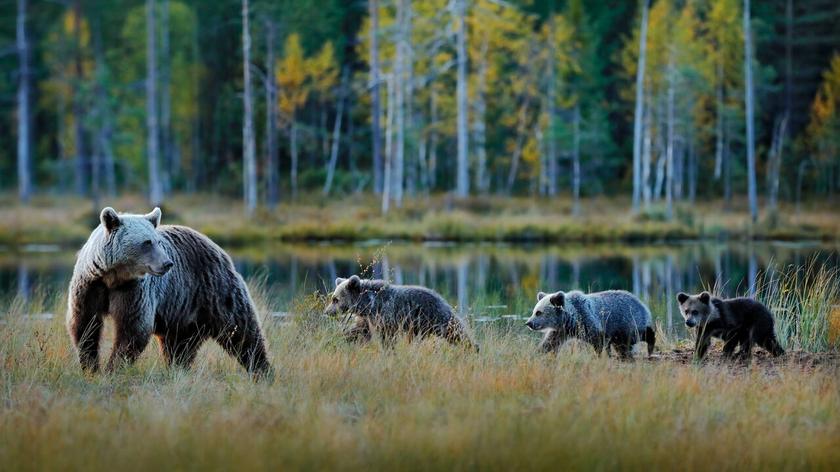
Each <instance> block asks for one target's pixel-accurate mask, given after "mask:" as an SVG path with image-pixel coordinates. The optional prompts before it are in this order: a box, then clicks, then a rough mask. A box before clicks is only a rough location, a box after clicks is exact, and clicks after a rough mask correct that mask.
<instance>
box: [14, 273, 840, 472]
mask: <svg viewBox="0 0 840 472" xmlns="http://www.w3.org/2000/svg"><path fill="white" fill-rule="evenodd" d="M800 276H802V274H800ZM794 278H795V275H794V274H788V275H786V276H780V279H781V282H780V281H778V280H777V281H776V282H775V283H772V281H771V282H768V283H766V284H765V285H763V286H764V287H766V289H765V292H764V294H763V295H762V296H767V297H776V298H772V299H766V300H765V301H767V302H768V303H771V304H772V303H777V304H783V303H787V305H778V306H777V307H776V308H778V309H781V310H783V311H784V312H785V313H788V315H789V316H787V317H786V318H785V319H784V321H783V325H784V326H785V328H784V329H783V330H782V331H781V333H782V334H783V335H785V336H787V339H786V341H785V342H786V345H787V347H788V349H789V353H788V354H787V355H785V356H784V357H782V358H780V359H769V358H767V357H766V356H764V355H762V353H760V352H757V353H756V358H755V360H754V361H753V362H752V363H751V364H749V365H746V364H726V363H722V362H721V361H720V355H719V351H718V350H715V351H714V352H713V353H711V354H710V359H709V360H708V362H706V363H705V364H703V365H697V364H695V363H693V362H692V360H691V353H690V349H689V347H690V341H689V340H679V339H669V338H668V336H667V335H666V334H665V333H660V342H659V343H658V346H659V351H658V352H657V353H656V355H655V356H654V358H653V359H643V358H642V356H641V355H640V354H639V353H637V358H638V359H637V360H636V361H635V362H632V363H630V362H619V361H617V360H614V359H609V358H607V357H606V356H605V357H602V358H597V357H595V356H594V354H593V353H592V352H591V350H590V349H589V348H588V347H587V346H585V345H582V344H579V343H571V344H570V345H567V346H566V347H564V348H563V350H562V351H561V352H560V353H559V354H558V355H556V356H554V355H540V354H537V353H536V352H535V346H536V343H537V341H538V335H537V334H535V333H529V332H527V331H525V330H524V329H523V328H522V326H520V323H515V324H509V323H504V322H489V323H481V324H476V325H474V327H473V331H474V333H475V335H476V337H477V338H478V340H479V342H480V344H481V346H482V350H481V352H480V353H479V354H476V353H472V352H465V351H462V350H460V349H458V348H452V347H450V346H448V345H446V344H444V343H442V342H438V341H435V340H430V341H425V342H419V343H418V342H415V343H411V344H409V343H407V342H405V341H402V342H400V343H399V344H398V345H397V346H396V348H395V349H394V350H393V351H390V350H386V349H383V348H382V347H381V346H379V345H378V344H377V343H374V344H370V345H367V346H353V345H347V344H345V343H344V342H343V341H342V340H341V339H340V337H339V335H338V333H339V329H340V324H339V323H338V322H337V321H335V320H331V319H325V318H323V317H322V316H321V315H320V309H321V308H320V307H321V305H320V301H319V300H318V299H317V298H315V297H311V298H309V297H307V298H305V299H301V300H299V301H298V302H297V304H296V306H295V307H293V309H292V312H293V313H295V315H294V316H293V317H292V319H291V320H288V321H285V322H280V321H278V320H275V319H266V320H265V321H264V323H263V326H264V328H265V331H266V334H267V338H268V342H269V349H270V352H271V357H272V361H273V363H274V365H275V367H276V368H277V370H278V377H277V379H276V381H275V382H274V383H273V384H270V385H269V384H254V383H252V382H251V381H250V380H249V379H248V378H247V376H246V375H245V374H244V372H243V371H242V370H241V369H240V368H239V367H238V365H236V364H235V362H233V361H232V360H231V359H230V358H228V357H227V356H226V355H225V354H224V353H223V352H222V351H221V350H220V349H219V348H218V347H217V346H216V345H215V344H213V343H212V342H209V343H207V344H206V345H205V347H204V348H203V349H202V352H201V353H200V355H199V360H198V362H197V364H196V366H195V367H194V369H193V370H192V371H184V370H177V369H175V370H170V369H168V368H166V367H165V366H164V365H163V364H162V360H161V358H160V356H159V354H158V352H157V348H156V346H155V345H154V341H153V343H152V344H150V346H149V348H148V349H147V352H146V353H145V354H144V355H143V357H142V358H141V360H140V362H138V364H136V365H135V366H133V367H131V368H128V369H125V370H123V371H120V372H118V373H115V374H108V375H98V376H93V377H86V376H85V375H83V374H82V373H81V372H80V370H79V368H78V365H77V363H76V361H75V353H74V352H73V350H72V348H71V345H70V342H69V339H68V337H67V335H66V332H65V331H64V327H63V313H64V303H65V297H64V296H63V295H62V294H54V293H53V294H42V296H39V297H35V299H34V300H33V301H30V302H29V303H28V304H24V303H23V302H20V301H14V302H12V304H11V307H10V309H9V313H8V315H7V316H6V317H3V318H0V366H2V367H0V464H3V468H4V469H6V470H44V469H62V470H76V469H83V468H84V469H88V470H105V469H107V470H114V469H116V470H149V469H150V468H152V469H154V468H165V469H175V470H179V469H202V470H230V469H237V470H254V469H263V470H265V469H278V468H281V469H307V470H320V469H325V468H328V469H344V470H346V469H368V468H373V469H377V470H381V469H397V468H399V469H406V470H437V469H456V470H462V469H485V470H512V469H515V470H523V469H524V470H533V469H554V468H558V467H561V468H563V469H570V470H580V469H593V468H594V469H614V468H622V469H643V468H645V469H646V468H648V467H656V468H660V469H681V470H718V469H724V470H727V469H743V468H747V469H768V468H769V469H813V470H832V469H833V470H836V468H837V467H838V465H840V449H838V448H837V444H840V358H838V355H837V351H836V347H837V344H836V340H834V341H832V342H830V343H829V342H828V341H827V340H828V339H829V338H831V337H832V336H834V337H835V338H836V333H837V332H838V331H837V329H838V328H840V326H832V323H833V322H837V321H838V319H832V318H831V316H832V315H831V309H832V306H833V305H832V303H833V304H835V305H836V303H837V296H838V293H840V291H838V287H840V282H838V280H840V279H838V278H837V273H836V272H825V271H824V272H823V273H822V274H821V275H820V274H816V275H815V276H814V277H813V278H812V279H811V280H812V281H813V282H812V283H811V284H810V285H808V284H803V283H795V284H794V283H793V282H792V281H793V280H794ZM800 282H802V281H801V280H800ZM251 285H252V291H253V293H254V296H255V300H256V301H257V304H258V308H259V311H260V313H261V314H262V315H263V316H264V317H267V314H268V313H270V312H271V311H272V310H273V309H274V308H276V307H274V306H272V304H273V302H272V301H271V299H270V297H268V296H267V295H266V294H267V290H265V288H264V287H262V286H261V285H260V284H259V283H257V282H254V281H252V283H251ZM771 287H774V288H772V289H771ZM796 287H807V290H808V292H809V293H805V292H797V290H799V289H797V288H796ZM779 294H784V295H783V296H781V295H779ZM811 296H813V297H816V296H821V297H822V296H829V297H834V298H833V300H830V301H825V302H823V303H817V302H816V301H814V300H813V297H811ZM809 297H811V298H809ZM809 300H811V301H812V302H813V303H811V304H808V303H809V302H808V301H809ZM45 312H48V313H56V314H57V316H55V317H53V318H51V319H39V318H37V317H36V318H34V319H33V318H30V317H28V316H27V315H26V314H28V313H45ZM806 320H807V322H806ZM808 323H810V325H811V326H812V327H811V328H806V326H805V325H806V324H808ZM812 338H824V339H821V340H823V341H825V342H824V343H822V344H808V341H809V339H810V340H813V339H812ZM110 339H111V337H110V333H108V332H107V331H106V335H105V337H104V340H105V341H104V342H105V349H106V351H105V353H106V354H107V349H108V347H109V344H110ZM717 349H719V346H718V347H717ZM812 351H813V352H812Z"/></svg>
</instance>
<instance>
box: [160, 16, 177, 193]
mask: <svg viewBox="0 0 840 472" xmlns="http://www.w3.org/2000/svg"><path fill="white" fill-rule="evenodd" d="M160 60H161V64H160V150H161V158H162V161H163V166H162V169H161V170H162V172H161V179H163V194H164V195H167V194H169V193H170V192H172V179H173V178H174V177H175V174H174V172H173V170H174V166H173V152H172V111H171V110H172V84H171V81H172V80H171V77H172V71H171V69H172V58H171V54H170V52H169V0H163V5H162V6H161V16H160Z"/></svg>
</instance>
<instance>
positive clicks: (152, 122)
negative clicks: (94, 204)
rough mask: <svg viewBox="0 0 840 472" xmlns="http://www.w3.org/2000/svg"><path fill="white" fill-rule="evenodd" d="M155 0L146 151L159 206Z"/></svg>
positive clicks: (149, 30)
mask: <svg viewBox="0 0 840 472" xmlns="http://www.w3.org/2000/svg"><path fill="white" fill-rule="evenodd" d="M155 16H156V12H155V0H146V131H147V133H148V136H147V141H146V153H147V156H148V160H149V203H150V204H151V205H152V206H159V205H160V204H161V202H162V201H163V190H162V187H161V181H160V168H159V165H160V162H159V160H158V150H159V149H158V146H159V143H158V138H159V137H160V133H159V130H158V111H157V44H156V42H157V41H156V40H155V39H156V36H157V27H156V26H155V23H156V22H155Z"/></svg>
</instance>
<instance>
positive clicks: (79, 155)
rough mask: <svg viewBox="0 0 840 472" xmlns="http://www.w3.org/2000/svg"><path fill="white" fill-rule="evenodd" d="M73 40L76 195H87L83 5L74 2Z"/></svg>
mask: <svg viewBox="0 0 840 472" xmlns="http://www.w3.org/2000/svg"><path fill="white" fill-rule="evenodd" d="M73 38H74V42H75V46H76V47H75V49H76V51H75V81H74V84H73V134H74V140H75V144H76V193H77V194H78V195H81V196H84V195H86V194H87V167H88V162H87V155H86V154H85V131H84V121H85V117H84V105H83V103H82V80H83V79H84V77H83V74H84V73H83V71H82V5H81V0H75V1H74V2H73Z"/></svg>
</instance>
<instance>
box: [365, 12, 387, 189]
mask: <svg viewBox="0 0 840 472" xmlns="http://www.w3.org/2000/svg"><path fill="white" fill-rule="evenodd" d="M368 9H369V12H368V13H369V15H370V93H371V113H370V114H371V127H372V128H373V129H372V130H371V136H372V139H373V143H372V144H373V145H372V148H373V190H374V192H376V193H380V192H382V185H383V184H382V149H381V147H382V135H381V133H382V129H381V127H380V124H379V118H380V113H381V111H380V110H381V107H380V103H379V100H380V97H379V0H368Z"/></svg>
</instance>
